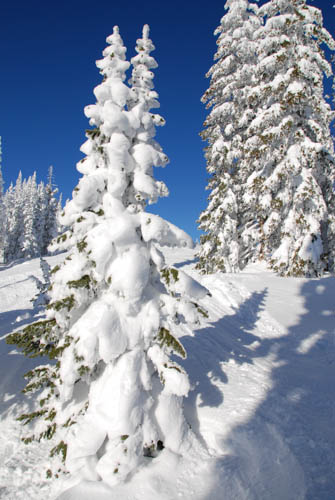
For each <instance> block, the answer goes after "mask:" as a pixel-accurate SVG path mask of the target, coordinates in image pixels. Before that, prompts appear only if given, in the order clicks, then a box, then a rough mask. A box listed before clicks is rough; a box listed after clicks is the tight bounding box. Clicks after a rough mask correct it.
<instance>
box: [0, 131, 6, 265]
mask: <svg viewBox="0 0 335 500" xmlns="http://www.w3.org/2000/svg"><path fill="white" fill-rule="evenodd" d="M3 196H4V192H3V177H2V144H1V137H0V263H1V262H3V261H4V229H5V221H4V217H5V209H4V197H3Z"/></svg>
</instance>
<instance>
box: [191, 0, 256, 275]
mask: <svg viewBox="0 0 335 500" xmlns="http://www.w3.org/2000/svg"><path fill="white" fill-rule="evenodd" d="M225 9H227V13H226V14H225V15H224V16H223V17H222V19H221V24H220V26H219V27H218V28H217V29H216V30H215V32H214V34H215V35H219V36H218V39H217V45H218V49H217V52H216V54H215V56H214V59H215V60H216V62H215V64H214V65H213V66H212V67H211V69H210V70H209V72H208V73H207V77H210V79H211V80H210V86H209V88H208V90H207V91H206V92H205V94H204V96H203V97H202V101H203V102H204V103H207V108H211V111H210V113H209V115H208V117H207V119H206V121H205V123H204V126H205V129H204V130H203V132H202V133H201V134H200V135H201V137H202V138H203V139H204V140H207V141H208V147H207V148H206V153H205V156H206V160H207V171H208V173H209V174H210V179H209V182H208V186H207V189H209V190H210V191H211V193H210V195H209V203H208V206H207V208H206V209H205V210H204V211H203V212H202V213H201V215H200V218H199V228H200V229H201V230H203V231H204V232H205V234H204V235H202V236H201V247H200V251H199V255H198V256H199V264H198V268H200V269H201V270H202V271H203V272H215V271H226V272H235V271H238V270H239V269H240V268H242V267H243V266H244V263H245V261H246V258H247V251H248V245H247V243H248V242H244V241H243V240H242V239H241V237H240V232H241V228H242V227H243V224H244V223H245V218H246V214H245V210H244V209H243V208H242V206H241V198H242V195H243V185H244V183H245V182H246V179H247V177H248V176H249V175H250V168H251V167H250V166H249V165H248V164H247V163H246V162H245V159H244V157H243V144H244V142H245V141H246V138H247V137H248V136H247V130H248V124H249V123H250V121H251V120H252V119H253V117H254V116H255V111H256V110H255V105H254V103H253V101H250V99H249V94H250V90H251V88H252V87H253V86H254V85H255V84H256V81H257V79H256V77H255V67H256V63H257V55H256V53H257V39H255V32H256V31H257V30H258V28H259V26H260V19H259V18H258V16H257V9H258V7H257V5H256V4H255V3H250V2H249V1H248V0H227V1H226V5H225Z"/></svg>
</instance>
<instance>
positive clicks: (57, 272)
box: [8, 26, 206, 485]
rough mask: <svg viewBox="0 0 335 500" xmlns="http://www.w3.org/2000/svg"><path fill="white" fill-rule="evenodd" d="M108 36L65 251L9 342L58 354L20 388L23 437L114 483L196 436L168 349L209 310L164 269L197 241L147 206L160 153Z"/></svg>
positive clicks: (117, 46) (144, 105)
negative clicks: (171, 256)
mask: <svg viewBox="0 0 335 500" xmlns="http://www.w3.org/2000/svg"><path fill="white" fill-rule="evenodd" d="M107 42H108V47H107V48H106V49H105V50H104V52H103V55H104V58H103V59H102V60H99V61H98V62H97V66H98V68H100V72H101V74H102V75H103V82H102V83H101V84H100V85H98V86H97V87H96V88H95V90H94V93H95V96H96V99H97V101H96V104H94V105H91V106H88V107H86V108H85V114H86V116H87V117H88V118H89V119H90V124H91V125H92V126H94V128H93V129H92V130H88V131H87V141H86V142H85V143H84V144H83V146H82V148H81V150H82V151H83V152H84V154H85V155H86V156H85V158H84V159H83V160H81V161H80V162H79V163H78V165H77V168H78V170H79V171H80V172H81V173H82V174H83V177H82V178H81V179H80V181H79V184H78V186H77V188H75V190H74V192H73V199H72V200H71V201H70V202H69V203H68V204H67V205H66V207H65V210H64V214H63V216H62V221H63V224H64V225H65V226H67V227H69V230H68V232H67V234H65V235H64V237H63V238H62V239H64V238H66V237H67V238H68V239H69V240H70V242H71V245H72V249H71V251H70V254H69V255H68V257H67V258H66V260H65V261H64V263H63V264H62V265H61V266H59V267H56V268H55V269H54V270H53V271H52V278H51V289H50V292H49V295H50V303H49V304H48V306H47V317H46V319H45V320H44V321H42V322H38V323H34V324H32V325H30V326H29V327H27V328H25V330H23V332H21V333H16V334H14V335H11V336H10V337H9V339H8V341H9V342H11V343H17V344H18V345H19V346H21V347H22V348H23V350H24V352H25V353H26V354H28V355H32V356H39V355H45V354H47V355H48V356H49V357H50V358H55V359H56V360H57V363H56V364H55V365H54V364H52V363H50V364H49V365H42V366H39V367H38V368H36V369H35V370H32V371H31V372H29V373H28V374H27V378H28V380H29V381H28V385H27V387H26V391H27V392H29V391H36V390H37V391H39V395H38V407H37V408H38V409H37V410H36V411H33V412H32V413H30V414H27V415H23V416H22V417H21V418H22V420H23V421H25V422H32V421H35V422H36V424H35V426H34V428H33V430H32V434H31V436H30V437H28V438H27V440H28V441H29V439H41V438H47V439H51V443H52V445H53V449H52V451H51V454H52V455H55V454H57V452H61V453H62V454H63V458H64V459H65V457H66V461H65V467H66V469H67V470H68V471H69V472H70V473H71V474H72V476H74V477H77V478H78V477H79V478H84V479H88V480H100V479H102V480H104V481H105V482H107V483H108V484H110V485H113V484H115V483H117V482H119V481H122V480H124V479H125V478H126V477H128V475H129V474H130V473H131V472H133V471H135V470H136V468H137V467H138V466H139V465H140V464H144V463H145V461H146V460H147V459H148V457H154V456H155V455H156V454H157V453H159V450H160V449H162V447H163V446H165V447H167V448H169V449H170V450H171V452H172V453H173V452H174V453H183V451H185V450H189V449H190V446H191V445H192V443H194V444H195V445H196V440H195V438H194V436H193V434H192V432H191V431H190V429H189V426H188V424H187V423H186V421H185V418H184V415H183V408H182V399H183V396H186V395H187V393H188V391H189V382H188V377H187V374H186V373H185V372H184V370H183V369H182V368H181V366H179V365H178V364H177V363H176V362H175V361H172V360H171V353H174V354H177V355H179V356H181V357H185V355H186V354H185V351H184V348H183V346H182V344H181V343H180V341H179V340H178V337H179V336H180V334H181V333H182V332H185V331H188V326H187V325H189V324H194V323H196V322H198V321H199V320H198V315H199V312H200V314H201V313H202V314H206V313H205V312H204V311H202V310H201V309H200V308H199V306H198V305H197V303H196V302H197V300H198V299H199V298H201V297H203V295H204V294H205V293H206V290H205V289H204V288H203V287H201V286H200V285H199V284H197V283H196V282H194V281H193V280H192V279H191V278H190V277H188V276H187V275H186V274H184V273H183V272H182V271H180V270H178V269H175V268H169V267H167V266H166V264H165V262H164V257H163V255H162V253H161V252H160V250H159V248H158V245H159V244H164V245H191V244H192V241H191V239H190V238H189V237H188V236H187V235H186V234H185V233H184V232H183V231H181V230H179V229H178V228H176V227H175V226H173V225H172V224H170V223H168V222H166V221H164V220H163V219H161V218H160V217H158V216H156V215H153V214H149V213H147V212H145V211H144V210H143V208H144V206H145V204H146V202H147V201H153V200H155V199H156V197H157V196H158V195H159V194H160V193H159V189H158V188H157V183H156V182H155V180H154V178H153V176H152V167H153V166H159V165H165V164H166V155H165V154H164V153H163V152H162V151H161V149H160V148H159V147H158V145H157V143H155V142H153V135H154V128H153V127H154V124H155V122H156V120H157V117H156V115H154V114H152V113H150V106H149V105H148V99H147V97H146V98H144V96H143V95H142V91H141V90H140V89H139V90H137V88H135V91H134V89H130V88H129V87H128V86H126V85H125V83H124V80H125V72H126V70H127V69H128V68H129V63H128V62H127V61H126V60H125V52H126V49H125V47H124V46H123V42H122V39H121V37H120V35H119V30H118V28H117V27H114V31H113V34H112V35H111V36H110V37H108V38H107ZM140 45H142V46H144V47H146V49H145V51H144V53H145V58H144V59H145V61H146V63H145V64H143V76H145V74H146V71H147V68H148V64H151V67H153V66H152V65H153V61H151V63H150V60H151V59H150V56H149V52H150V50H152V48H153V46H152V42H151V41H150V39H149V29H148V27H147V26H145V27H144V30H143V38H142V40H140V41H138V46H140ZM135 64H136V61H135ZM137 70H139V68H138V67H137ZM149 80H150V81H151V80H152V78H151V77H150V79H149ZM150 92H151V90H150ZM156 96H157V95H156ZM127 105H128V110H126V109H125V106H127ZM146 131H148V133H146ZM139 145H140V147H137V146H139ZM145 176H147V177H145ZM136 179H141V182H138V183H137V181H136ZM143 179H145V182H144V181H143ZM142 181H143V182H142ZM134 184H136V187H135V188H133V186H134ZM133 193H135V195H136V193H140V196H141V198H140V199H139V200H137V198H136V199H135V200H134V198H133V197H132V194H133ZM136 201H138V202H139V203H138V204H137V203H136ZM171 417H172V418H171ZM58 467H59V465H58V464H57V460H55V465H54V469H56V471H57V469H58ZM50 473H51V471H50Z"/></svg>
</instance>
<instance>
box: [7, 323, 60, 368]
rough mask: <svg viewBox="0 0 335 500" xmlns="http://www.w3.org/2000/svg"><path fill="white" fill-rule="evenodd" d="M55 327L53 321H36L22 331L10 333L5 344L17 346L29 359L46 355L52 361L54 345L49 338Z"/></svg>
mask: <svg viewBox="0 0 335 500" xmlns="http://www.w3.org/2000/svg"><path fill="white" fill-rule="evenodd" d="M55 326H56V321H55V320H54V319H50V320H45V321H38V322H36V323H32V324H31V325H28V326H26V327H25V328H24V329H23V330H22V331H19V332H14V333H11V334H10V335H8V336H7V338H6V342H7V344H10V345H17V347H18V348H19V349H22V352H23V354H24V355H25V356H28V357H29V358H35V357H37V356H44V355H47V356H49V357H50V358H51V359H53V358H54V357H55V356H53V352H52V351H53V346H54V345H53V343H52V341H50V340H49V338H50V336H51V332H52V330H53V328H54V327H55Z"/></svg>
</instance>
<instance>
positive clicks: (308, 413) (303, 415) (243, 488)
mask: <svg viewBox="0 0 335 500" xmlns="http://www.w3.org/2000/svg"><path fill="white" fill-rule="evenodd" d="M300 294H301V296H302V297H303V298H304V310H305V312H303V314H301V316H300V318H299V321H298V322H297V324H295V325H293V326H291V327H290V328H289V331H288V334H287V335H282V336H280V337H277V338H263V339H259V340H260V342H259V345H258V347H257V348H256V349H253V350H251V351H250V350H248V349H247V347H246V346H245V345H244V344H243V341H244V340H245V337H244V336H243V334H242V345H243V348H242V350H241V352H242V359H243V360H244V362H251V363H252V362H253V360H255V359H256V358H258V359H259V358H265V357H267V356H268V355H269V354H271V355H272V356H275V359H274V362H272V366H273V369H272V372H271V381H270V382H271V389H270V390H269V391H268V392H267V394H266V396H265V398H264V399H263V400H262V401H261V402H260V403H259V405H258V407H257V409H256V410H255V411H254V413H253V414H252V415H251V416H249V418H248V420H247V421H246V422H245V423H243V424H240V425H237V426H235V428H233V429H232V430H231V432H230V435H229V438H228V439H227V438H225V439H224V438H223V439H222V442H221V448H222V458H219V459H218V460H217V461H216V465H215V468H214V471H213V484H214V483H215V490H214V489H213V490H212V491H211V492H210V493H209V496H208V498H207V499H206V500H210V499H212V498H213V499H214V498H215V499H216V498H218V497H217V496H216V495H217V488H218V484H220V478H221V484H222V485H224V491H225V495H227V492H229V493H228V496H226V498H228V499H230V498H238V499H244V498H247V499H248V500H249V499H250V500H268V499H269V500H270V499H271V500H298V499H301V500H302V499H304V500H330V499H333V498H335V482H334V472H335V425H334V424H335V411H334V409H335V406H334V401H335V398H334V396H335V384H334V380H335V350H334V335H335V322H334V319H335V314H334V306H335V300H334V298H335V278H334V277H328V278H324V279H318V280H308V281H305V280H304V281H302V286H301V289H300ZM283 314H285V311H283ZM237 318H238V314H237ZM220 323H221V322H219V324H218V325H216V327H219V326H221V325H220ZM224 323H225V321H224V319H223V323H222V327H224V326H225V325H224ZM217 335H219V333H218V334H217ZM222 335H223V336H224V335H226V332H224V331H222ZM246 350H247V352H245V351H246ZM230 355H231V354H230ZM230 355H229V354H227V353H225V354H224V358H225V359H227V357H229V356H230ZM216 356H217V357H218V356H219V355H216ZM237 358H238V357H237ZM211 359H212V357H211ZM204 389H206V388H205V387H204ZM216 401H217V402H218V401H219V397H218V396H217V397H216ZM213 402H214V400H213ZM214 478H215V479H214ZM213 488H214V486H213Z"/></svg>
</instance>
